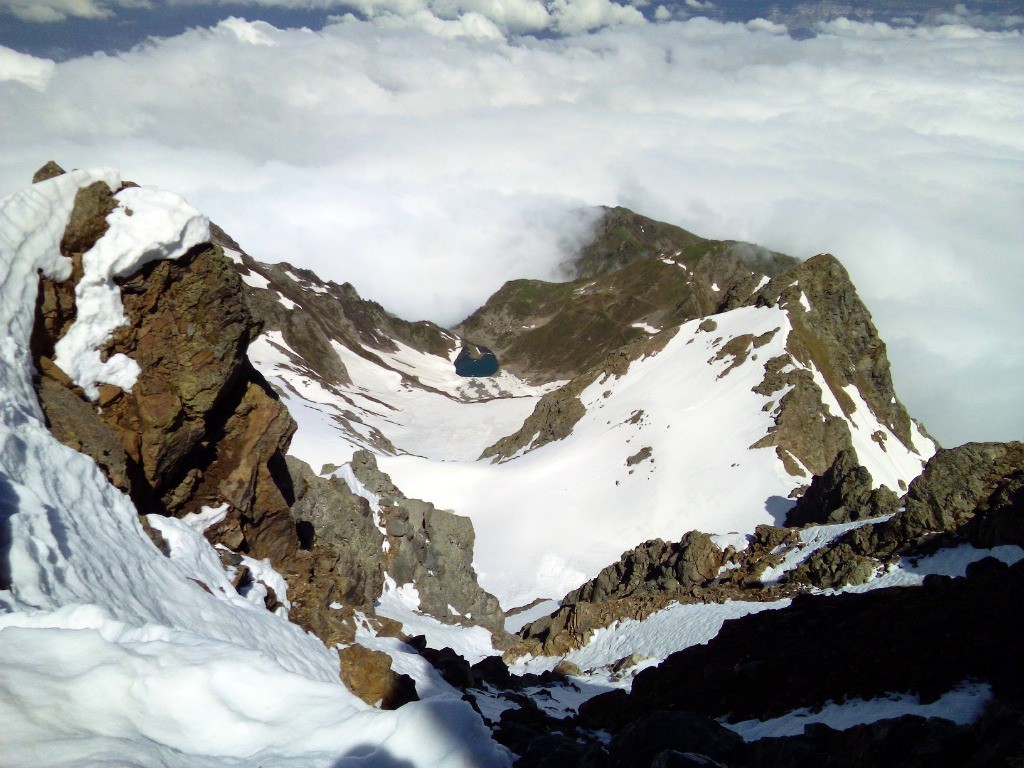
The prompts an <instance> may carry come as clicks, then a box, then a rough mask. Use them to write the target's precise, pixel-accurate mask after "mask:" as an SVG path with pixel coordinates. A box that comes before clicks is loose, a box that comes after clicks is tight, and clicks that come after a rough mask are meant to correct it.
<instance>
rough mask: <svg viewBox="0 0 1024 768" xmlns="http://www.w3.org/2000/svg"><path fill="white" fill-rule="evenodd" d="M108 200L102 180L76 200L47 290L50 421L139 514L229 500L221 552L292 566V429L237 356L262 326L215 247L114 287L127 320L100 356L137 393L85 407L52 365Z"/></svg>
mask: <svg viewBox="0 0 1024 768" xmlns="http://www.w3.org/2000/svg"><path fill="white" fill-rule="evenodd" d="M114 192H116V190H110V189H109V188H108V187H107V185H106V184H104V183H102V182H99V183H97V184H93V185H92V186H90V187H87V188H85V189H82V190H80V192H79V193H78V196H77V198H76V200H75V207H74V210H73V212H72V216H71V220H70V223H69V225H68V228H67V231H66V232H65V235H64V239H63V241H62V243H61V250H62V253H63V254H64V255H66V256H69V257H70V258H71V259H72V260H73V263H74V264H75V270H74V272H73V274H72V278H71V279H70V280H67V281H65V282H56V281H53V280H51V279H49V278H42V280H41V284H40V290H39V300H38V304H37V309H36V314H37V320H36V323H35V327H34V328H35V330H34V334H33V339H32V342H33V343H32V350H33V356H34V359H35V361H36V364H37V368H38V370H39V371H40V373H41V378H40V381H39V388H38V392H39V396H40V402H41V404H42V406H43V409H44V413H45V414H46V415H47V419H48V422H49V424H50V425H51V428H52V429H53V430H54V433H55V434H56V435H57V436H58V437H59V438H60V439H62V440H63V441H64V442H66V443H67V444H70V445H72V446H73V447H76V448H78V449H79V450H82V451H83V452H84V453H86V454H88V455H90V456H92V457H93V458H94V459H95V460H96V461H97V463H98V464H99V465H100V466H101V467H103V468H104V469H105V470H106V471H107V472H108V475H109V476H110V478H111V480H112V482H114V484H115V485H117V486H118V487H120V488H121V489H122V490H125V491H126V492H128V493H129V494H130V495H131V497H132V499H133V501H134V502H135V503H136V505H137V507H138V508H139V510H140V512H142V513H153V512H155V513H158V514H170V515H178V516H180V515H183V514H186V513H189V512H197V511H199V509H200V508H201V507H203V506H204V505H209V506H217V505H219V504H221V503H223V502H227V503H228V504H230V507H231V512H230V514H229V516H228V519H227V521H226V522H225V523H224V524H222V525H221V527H220V528H219V529H218V530H219V538H220V539H221V540H223V541H224V542H225V543H227V544H228V545H229V546H230V547H231V548H232V549H235V550H239V551H243V552H248V553H252V554H253V555H255V556H256V557H273V558H275V559H280V558H282V557H286V556H287V555H289V554H290V553H291V552H292V551H293V550H294V548H295V536H294V530H293V528H294V526H293V524H292V522H291V518H290V516H289V514H288V506H289V504H290V503H291V501H292V494H291V490H290V488H289V482H288V479H287V474H286V473H284V472H283V469H284V451H285V449H286V448H287V446H288V441H289V438H290V437H291V434H292V432H293V431H294V428H295V427H294V423H293V422H292V420H291V417H290V416H289V415H288V412H287V410H286V409H285V408H284V406H282V405H281V404H280V402H279V401H278V398H277V397H276V396H275V395H274V393H273V392H272V391H271V390H270V388H269V387H267V385H266V382H265V381H264V380H263V377H262V376H260V375H259V373H257V372H256V371H255V369H253V367H252V366H251V365H250V364H249V362H248V360H247V359H246V357H245V351H246V348H247V346H248V344H249V341H250V340H251V339H252V338H253V337H254V335H255V333H256V331H257V326H256V323H255V322H254V321H253V318H252V316H251V314H250V313H249V311H248V309H247V307H246V305H245V302H244V300H243V298H242V292H241V281H240V280H239V277H238V275H237V273H236V272H235V270H234V269H233V267H232V265H231V263H230V262H229V261H228V260H227V259H226V258H225V257H224V255H223V254H222V253H221V252H220V251H219V249H217V248H216V247H215V246H213V245H212V244H205V245H200V246H197V247H195V248H193V249H192V250H191V251H190V252H189V253H187V254H186V255H185V256H184V257H182V258H180V259H177V260H160V261H154V262H152V263H150V264H149V265H147V266H145V267H143V268H142V269H141V270H140V271H138V272H136V273H135V274H132V275H130V276H128V277H126V278H123V279H120V280H119V281H118V287H119V289H120V293H121V300H122V303H123V306H124V315H125V319H126V322H125V323H123V324H121V325H120V326H119V327H118V328H117V329H116V330H115V332H114V335H113V338H111V339H110V341H109V342H108V343H107V344H106V346H105V347H104V348H103V349H102V350H101V352H102V354H103V355H104V356H105V357H107V358H109V357H111V356H113V355H116V354H124V355H126V356H128V357H129V358H131V359H132V360H134V361H135V362H136V363H137V364H138V366H139V368H140V375H139V377H138V379H137V381H136V383H135V385H134V386H133V387H132V388H131V391H124V390H122V389H120V388H119V387H117V386H114V385H112V384H104V385H102V386H101V387H100V389H99V397H98V398H97V400H96V401H95V403H90V402H89V401H88V399H87V398H85V397H84V393H82V392H81V390H79V389H78V388H77V387H74V386H73V384H72V383H71V381H70V379H69V378H68V377H67V375H66V374H64V372H63V371H61V370H60V369H59V368H58V367H57V366H56V365H55V364H54V363H53V356H54V348H55V346H56V344H57V342H58V341H59V340H60V338H61V337H62V336H63V335H64V334H65V333H66V332H67V330H68V328H69V326H70V325H71V323H72V322H73V321H74V319H75V316H76V306H75V289H76V286H77V285H78V282H79V281H80V280H81V279H82V267H81V263H82V255H83V254H84V253H85V252H86V251H88V250H89V249H90V248H92V247H93V245H94V244H95V243H96V242H97V241H98V240H99V238H100V237H101V236H102V235H103V234H104V233H105V232H106V229H107V225H106V217H107V216H108V215H109V214H110V212H111V211H112V210H113V209H114V207H115V202H114V199H113V194H114Z"/></svg>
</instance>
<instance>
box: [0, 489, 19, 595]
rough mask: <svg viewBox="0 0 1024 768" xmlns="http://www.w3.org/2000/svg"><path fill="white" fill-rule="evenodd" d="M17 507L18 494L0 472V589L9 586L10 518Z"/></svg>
mask: <svg viewBox="0 0 1024 768" xmlns="http://www.w3.org/2000/svg"><path fill="white" fill-rule="evenodd" d="M18 509H19V507H18V494H17V493H16V492H15V490H14V486H13V485H11V483H10V481H9V480H8V479H7V476H6V475H4V474H2V473H0V590H3V589H10V588H11V546H12V544H13V534H12V531H11V518H12V517H13V516H14V515H16V514H18Z"/></svg>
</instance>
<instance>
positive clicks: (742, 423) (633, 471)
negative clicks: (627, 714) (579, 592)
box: [250, 303, 934, 608]
mask: <svg viewBox="0 0 1024 768" xmlns="http://www.w3.org/2000/svg"><path fill="white" fill-rule="evenodd" d="M791 311H799V312H804V311H805V309H804V305H803V304H802V303H801V304H797V306H796V308H795V309H794V308H789V307H785V308H784V307H781V306H775V307H741V308H739V309H736V310H732V311H730V312H726V313H723V314H719V315H716V316H715V323H714V327H713V328H712V327H711V326H708V325H706V324H704V325H702V322H701V321H699V320H695V321H691V322H689V323H686V324H684V325H683V326H681V327H680V328H678V329H674V328H670V329H666V330H664V331H661V333H664V334H666V335H667V336H670V337H671V338H670V340H669V341H668V342H667V343H666V344H664V345H663V348H662V349H660V350H658V351H654V352H652V353H651V354H650V355H649V356H646V357H642V358H641V359H638V360H636V361H634V362H633V363H632V364H631V365H630V367H629V369H628V371H627V372H626V373H625V375H622V376H614V375H610V374H604V375H601V376H599V377H598V378H597V379H596V380H595V381H594V382H593V383H592V384H590V385H589V386H587V387H586V388H585V389H584V390H583V391H582V392H581V393H580V395H579V400H580V402H581V403H582V405H583V406H584V408H585V415H584V416H583V418H582V419H580V421H579V422H578V423H577V424H576V425H575V426H574V428H573V429H572V432H571V434H570V435H569V436H568V437H567V438H565V439H563V440H559V441H554V442H549V443H546V444H544V445H541V446H540V447H537V448H533V449H531V446H530V445H527V446H525V447H524V449H522V450H520V451H519V452H518V453H517V454H516V455H515V456H514V457H512V458H511V459H510V460H505V461H502V462H501V463H491V462H489V461H481V460H479V459H478V458H477V457H479V456H480V454H481V451H482V450H483V449H484V448H485V447H487V446H489V445H491V444H493V443H494V442H495V440H496V439H497V438H499V437H502V436H504V435H508V434H511V433H513V432H515V431H516V430H517V429H518V428H519V427H520V425H521V424H522V423H523V421H524V419H525V418H526V416H528V415H529V414H530V412H531V411H532V409H533V407H534V405H535V404H536V403H537V401H538V400H539V398H540V396H541V394H543V392H545V391H550V390H551V389H552V387H553V386H554V385H547V386H546V387H544V388H539V387H530V386H528V385H526V384H524V383H523V382H521V381H518V380H516V379H514V377H511V376H510V375H509V374H507V373H503V374H502V376H504V377H506V378H499V379H498V380H497V381H496V382H492V380H489V379H483V380H481V381H484V382H487V384H488V386H489V387H490V389H489V390H487V396H488V397H489V398H490V399H483V398H481V397H480V396H479V394H476V395H475V396H473V397H472V399H470V397H471V394H472V393H473V391H472V390H470V389H468V387H467V385H466V381H467V380H466V379H462V378H460V377H458V376H456V375H455V373H454V369H453V367H452V365H451V360H452V359H454V355H455V354H457V352H458V349H457V347H455V346H454V345H453V347H452V350H451V353H450V355H451V356H450V358H449V359H447V360H446V359H444V358H441V357H439V356H436V355H428V354H424V353H421V352H417V351H415V350H412V349H410V348H408V347H407V346H405V345H398V349H399V353H398V354H390V355H388V354H387V353H384V352H381V351H380V350H373V349H371V350H369V352H370V353H372V354H371V355H362V354H357V353H356V351H353V350H352V349H351V348H349V347H346V346H343V345H341V344H338V343H334V344H333V349H334V351H335V353H336V354H337V356H338V358H339V359H340V361H341V362H342V363H343V364H344V366H345V369H346V370H347V371H348V373H349V376H350V377H351V384H348V385H344V386H334V387H327V386H325V385H323V384H322V383H321V382H319V381H317V380H316V379H315V378H314V377H313V376H311V375H310V374H309V372H308V371H305V370H304V367H303V366H304V363H303V362H302V360H301V357H300V355H299V354H298V353H296V352H295V351H294V350H291V349H290V348H288V346H287V345H286V343H285V342H284V340H283V339H282V338H281V336H280V334H278V333H276V332H270V333H268V334H265V335H264V336H263V337H261V339H260V340H259V341H258V342H257V343H256V344H255V345H253V347H252V348H251V349H250V358H251V359H252V360H253V361H254V363H255V364H256V365H257V366H258V367H259V368H260V370H261V371H262V372H263V373H264V374H265V375H266V376H267V377H268V378H269V379H270V380H271V381H272V382H274V383H276V384H277V385H278V388H279V389H280V390H281V391H282V392H283V393H284V397H285V398H286V401H287V403H288V406H289V409H290V410H291V412H292V414H293V415H294V416H295V418H296V420H297V421H298V422H299V431H298V433H297V435H296V437H295V439H294V441H293V443H292V448H291V452H292V453H293V454H294V455H296V456H298V457H299V458H301V459H303V460H305V461H307V462H308V463H310V464H311V465H312V466H314V467H315V468H318V469H319V468H320V467H321V466H323V465H325V464H333V465H341V464H343V463H345V462H346V461H348V460H349V459H350V458H351V454H352V451H353V450H354V449H355V448H358V447H363V446H364V445H371V441H370V439H369V438H370V436H371V430H375V431H379V432H380V433H382V434H383V435H386V436H387V437H388V438H389V439H390V440H391V441H392V443H393V445H394V447H395V448H396V449H397V450H395V451H380V452H381V453H382V454H384V455H382V456H381V457H380V459H379V464H380V467H381V469H382V470H383V471H385V472H387V473H388V474H389V475H391V477H392V479H393V480H394V481H395V483H396V484H397V485H398V486H399V488H401V489H402V491H403V492H404V493H405V494H407V495H409V496H412V497H416V498H422V499H427V500H429V501H431V502H433V503H435V504H437V505H438V506H440V507H442V508H446V509H451V510H453V511H455V512H456V513H458V514H462V515H467V516H469V517H470V518H471V519H472V521H473V524H474V527H475V529H476V537H477V539H476V549H475V553H474V565H475V567H476V569H477V571H478V574H479V578H480V583H481V586H483V587H484V588H485V589H486V590H488V591H490V592H492V593H493V594H495V595H497V596H498V597H499V599H500V600H501V601H502V604H503V605H504V606H505V607H506V608H510V607H513V606H515V605H518V604H522V603H526V602H529V601H530V600H532V599H534V598H537V597H546V598H559V597H561V596H563V595H564V594H565V593H566V592H568V591H569V590H571V589H573V588H575V587H577V586H579V584H581V583H582V582H583V581H585V580H586V579H588V578H591V577H593V576H594V575H595V574H596V573H597V572H598V571H599V570H600V569H601V568H602V567H604V566H605V565H607V564H608V563H609V562H612V561H614V560H615V559H616V558H617V557H618V556H619V555H620V554H621V553H622V551H623V550H624V549H627V548H629V547H632V546H634V545H636V544H638V543H640V542H642V541H645V540H647V539H651V538H655V537H661V538H665V539H668V540H678V539H679V538H680V537H681V536H682V534H684V533H685V532H687V531H689V530H693V529H699V530H703V531H709V532H712V533H728V532H739V533H749V532H751V531H752V530H753V529H754V527H755V526H757V525H758V524H761V523H769V524H781V523H782V522H783V521H784V517H785V512H786V511H787V510H788V508H789V507H790V506H791V504H792V501H791V499H790V495H791V493H792V492H793V491H794V489H796V488H798V487H799V486H802V485H805V484H806V483H807V482H808V481H809V480H810V472H808V471H807V470H806V469H802V471H801V473H800V474H791V471H790V470H787V468H786V466H784V464H783V462H782V461H781V460H780V458H779V456H778V455H777V452H776V451H775V450H773V449H772V448H770V447H768V448H752V446H753V445H754V444H755V443H757V442H758V441H759V440H760V439H762V438H764V437H765V435H766V434H767V433H768V432H769V431H770V430H771V429H772V427H773V426H774V420H773V417H774V416H775V415H776V414H777V409H778V407H779V402H780V400H781V399H782V397H783V396H784V395H785V394H786V393H787V391H788V389H787V388H785V387H784V388H782V389H780V390H778V391H775V392H771V393H770V394H766V395H763V394H758V393H757V392H755V391H754V390H755V389H756V388H758V387H759V385H761V384H762V381H763V380H764V379H765V377H766V370H765V364H766V363H767V362H768V361H769V360H772V359H775V358H779V357H785V358H786V359H787V360H788V361H789V362H788V363H787V365H786V366H783V373H784V372H785V371H786V370H787V369H798V368H802V369H805V370H807V371H808V373H809V375H810V376H811V377H812V378H813V380H814V381H815V382H816V383H817V384H818V387H819V390H820V393H823V394H820V398H821V403H820V406H819V407H820V408H821V410H822V411H823V412H824V413H827V414H830V415H832V416H835V417H837V418H841V419H845V420H846V422H847V423H848V425H849V430H850V433H851V435H852V438H853V443H854V445H855V446H856V449H857V453H858V456H859V457H861V461H862V463H864V464H865V465H866V466H868V467H869V468H870V470H871V472H872V473H873V475H874V477H875V480H876V485H880V484H886V485H889V486H890V487H892V488H893V489H898V487H899V484H900V483H901V482H903V483H907V482H909V481H910V480H911V479H912V478H913V477H915V476H916V475H917V474H918V473H919V472H920V470H921V466H922V461H923V460H924V459H926V458H927V457H928V456H929V455H930V454H931V452H933V451H934V447H933V446H932V445H931V442H930V441H928V440H927V439H926V438H923V437H921V436H920V435H919V433H916V432H915V435H917V436H918V442H917V444H916V445H915V447H916V449H917V452H915V451H914V450H912V449H908V448H907V447H906V446H904V445H903V443H901V442H900V441H899V439H897V438H896V436H895V435H894V434H892V432H891V431H890V430H889V429H888V428H887V427H886V426H884V425H882V424H880V423H879V422H878V419H876V418H874V417H873V414H872V413H871V411H870V409H869V408H868V406H867V405H866V403H865V402H864V400H863V399H862V398H860V396H859V394H858V393H857V391H856V389H854V388H852V387H851V388H850V390H851V391H850V392H849V393H847V394H849V395H851V397H852V399H853V402H854V403H856V409H855V410H854V411H852V412H851V413H850V414H849V415H847V414H846V413H844V410H843V408H842V407H841V406H840V404H839V402H838V401H837V399H836V397H835V395H833V393H832V391H831V390H830V389H829V385H828V383H827V382H826V381H825V379H824V377H823V376H822V374H821V373H820V372H819V371H818V370H817V369H816V368H815V367H814V364H813V362H810V363H801V362H800V361H798V360H797V359H796V357H794V356H793V355H791V354H790V352H789V351H788V350H789V346H790V345H789V335H790V333H791V332H792V328H793V325H792V323H791V321H790V315H789V312H791ZM702 328H703V329H704V330H702ZM371 357H376V359H375V360H374V359H371ZM385 361H386V362H385ZM471 381H476V380H471ZM421 384H429V388H427V387H425V386H421ZM847 410H849V408H847ZM342 413H345V414H347V415H348V416H349V418H347V419H346V420H344V422H343V421H342V420H341V419H339V418H337V416H338V415H339V414H342ZM353 413H355V414H357V415H358V416H359V420H358V421H356V420H353V419H351V414H353ZM353 428H354V429H355V430H360V429H362V430H365V435H358V434H357V435H353V434H352V431H353ZM915 429H916V427H915ZM878 433H881V434H882V435H883V436H884V437H885V438H886V439H885V440H881V439H879V437H878ZM873 435H874V437H872V436H873ZM361 437H365V438H366V439H365V440H362V439H360V438H361ZM883 443H884V445H883ZM378 450H379V449H378Z"/></svg>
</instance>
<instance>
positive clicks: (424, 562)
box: [352, 451, 505, 637]
mask: <svg viewBox="0 0 1024 768" xmlns="http://www.w3.org/2000/svg"><path fill="white" fill-rule="evenodd" d="M352 471H353V472H354V474H355V476H356V478H357V479H358V480H359V482H360V483H362V484H363V486H364V487H366V488H367V489H368V490H369V491H370V492H371V493H375V494H377V495H378V496H380V507H381V510H380V521H381V525H382V526H383V527H384V529H385V530H386V531H387V548H386V550H385V551H384V553H383V555H382V562H383V568H384V570H386V571H387V573H388V575H389V576H391V578H393V579H394V580H395V582H396V583H398V584H408V583H413V584H415V585H416V590H417V592H418V593H419V596H420V609H421V610H422V611H423V612H425V613H428V614H430V615H432V616H435V617H437V618H439V619H441V620H443V621H449V622H456V621H457V622H461V621H465V622H468V623H471V624H479V625H481V626H483V627H486V628H487V629H490V630H491V631H492V632H494V633H496V634H497V635H498V636H499V637H500V636H502V635H504V619H505V614H504V612H503V611H502V610H501V606H500V605H499V604H498V599H497V598H496V597H494V596H493V595H491V594H489V593H488V592H485V591H484V590H483V589H481V588H480V585H479V584H478V583H477V580H476V572H475V571H474V570H473V544H474V541H475V534H474V532H473V524H472V523H471V522H470V520H469V518H467V517H463V516H461V515H456V514H454V513H452V512H448V511H446V510H443V509H437V508H436V507H435V506H434V505H433V504H430V503H429V502H425V501H421V500H419V499H410V498H408V497H406V496H405V495H404V494H403V493H402V492H401V491H400V490H399V489H398V488H396V487H395V485H394V483H392V482H391V478H390V477H388V475H387V474H385V473H384V472H381V471H380V469H379V468H378V467H377V461H376V459H375V458H374V456H373V454H372V453H370V452H369V451H357V452H356V454H355V455H354V456H353V457H352ZM452 609H454V612H453V611H452Z"/></svg>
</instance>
